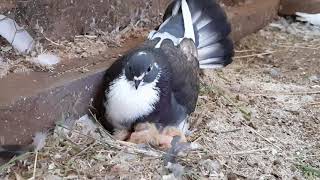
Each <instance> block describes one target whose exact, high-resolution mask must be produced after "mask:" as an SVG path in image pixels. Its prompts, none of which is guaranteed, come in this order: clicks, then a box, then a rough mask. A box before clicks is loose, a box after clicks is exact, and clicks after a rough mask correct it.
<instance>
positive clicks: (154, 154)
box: [58, 125, 164, 157]
mask: <svg viewBox="0 0 320 180" xmlns="http://www.w3.org/2000/svg"><path fill="white" fill-rule="evenodd" d="M58 126H59V127H61V128H65V129H67V130H69V131H72V132H74V133H77V134H79V135H82V136H85V137H88V138H91V139H93V140H96V141H97V142H99V143H100V144H102V145H105V144H108V145H109V146H111V147H113V148H116V149H118V150H122V149H123V147H122V146H125V147H127V148H130V150H132V151H133V152H135V153H137V154H144V155H148V156H152V157H161V155H162V154H164V152H162V151H153V152H150V151H148V150H143V149H139V148H137V147H134V146H135V145H136V144H133V143H129V142H125V141H119V140H113V139H112V140H106V139H104V140H101V139H97V138H94V137H91V136H88V135H86V134H83V133H81V132H79V131H76V130H73V129H70V128H67V127H64V126H63V125H58Z"/></svg>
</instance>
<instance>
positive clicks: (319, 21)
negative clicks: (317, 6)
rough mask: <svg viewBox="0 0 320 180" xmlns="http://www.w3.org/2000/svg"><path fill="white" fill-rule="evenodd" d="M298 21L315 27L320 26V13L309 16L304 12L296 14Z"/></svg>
mask: <svg viewBox="0 0 320 180" xmlns="http://www.w3.org/2000/svg"><path fill="white" fill-rule="evenodd" d="M296 15H297V20H299V21H302V22H308V23H310V24H312V25H314V26H320V13H319V14H308V13H303V12H296Z"/></svg>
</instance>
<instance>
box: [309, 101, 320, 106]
mask: <svg viewBox="0 0 320 180" xmlns="http://www.w3.org/2000/svg"><path fill="white" fill-rule="evenodd" d="M307 105H309V106H317V105H320V102H313V103H309V104H307Z"/></svg>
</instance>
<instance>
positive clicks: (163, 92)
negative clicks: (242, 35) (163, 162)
mask: <svg viewBox="0 0 320 180" xmlns="http://www.w3.org/2000/svg"><path fill="white" fill-rule="evenodd" d="M230 32H231V26H230V23H229V22H228V19H227V16H226V13H225V12H224V10H223V9H222V8H221V7H220V5H219V4H218V2H216V1H215V0H174V1H172V2H171V3H170V4H169V6H168V7H167V9H166V11H165V13H164V17H163V23H162V24H161V25H160V26H158V27H157V28H156V29H155V30H153V31H151V32H150V33H149V35H148V38H147V40H146V41H145V42H144V43H142V44H141V45H138V46H137V47H136V48H134V49H131V50H129V51H128V52H127V53H125V54H124V55H123V56H122V57H121V58H120V59H119V60H117V61H115V62H114V63H113V64H112V65H111V67H110V68H109V69H108V70H107V71H106V74H105V81H104V87H105V91H104V99H103V106H104V111H105V113H104V114H105V121H107V124H110V125H111V126H112V127H113V130H114V133H115V134H117V135H118V136H117V137H118V139H120V140H125V139H128V138H130V132H131V133H132V131H133V129H134V127H135V125H136V124H139V123H146V122H148V123H153V124H155V125H156V127H157V128H158V129H160V130H163V129H165V128H166V127H174V128H177V129H178V130H180V131H181V132H184V133H186V132H187V131H188V128H189V127H188V117H189V116H190V114H191V113H192V112H194V111H195V108H196V104H197V100H198V95H199V86H200V79H199V74H200V71H201V70H203V69H218V68H223V67H225V66H227V65H228V64H230V63H231V62H232V57H233V56H234V47H233V46H234V45H233V41H232V40H231V38H230V37H229V35H230ZM119 132H120V133H119ZM121 132H122V133H121ZM171 139H172V138H171Z"/></svg>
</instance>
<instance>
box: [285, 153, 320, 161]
mask: <svg viewBox="0 0 320 180" xmlns="http://www.w3.org/2000/svg"><path fill="white" fill-rule="evenodd" d="M314 157H315V158H320V154H318V155H306V156H298V157H291V158H286V160H294V159H305V158H314Z"/></svg>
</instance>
